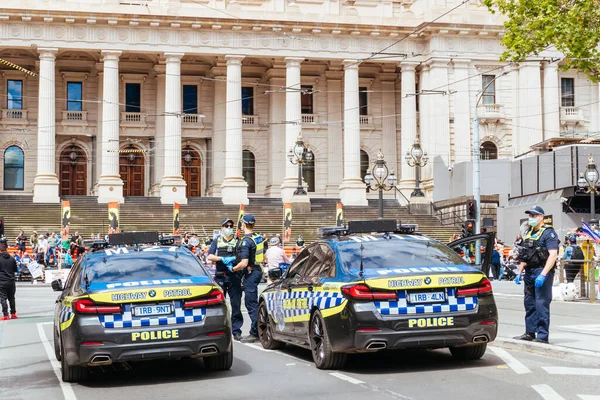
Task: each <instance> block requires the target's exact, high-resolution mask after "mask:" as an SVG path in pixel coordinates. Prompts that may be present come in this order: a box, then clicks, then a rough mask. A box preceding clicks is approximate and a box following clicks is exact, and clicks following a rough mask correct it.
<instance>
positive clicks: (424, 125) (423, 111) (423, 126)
mask: <svg viewBox="0 0 600 400" xmlns="http://www.w3.org/2000/svg"><path fill="white" fill-rule="evenodd" d="M429 82H430V80H429V65H427V64H425V65H423V66H422V67H421V72H420V77H419V92H421V93H423V91H425V90H428V89H430V85H429ZM430 96H431V95H419V96H418V98H417V101H418V102H419V141H420V143H421V148H425V147H427V148H425V151H427V153H428V154H430V155H431V156H433V153H432V152H431V149H430V148H429V145H430V144H431V138H430V137H431V133H430V130H429V126H430V125H431V114H430V112H429V101H430V100H431V99H430ZM432 159H433V157H430V159H429V160H430V162H431V160H432ZM427 172H428V171H427V170H426V168H421V171H420V180H421V186H422V185H423V180H424V179H426V178H427V177H428V176H427ZM413 173H414V170H413Z"/></svg>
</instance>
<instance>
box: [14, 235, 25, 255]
mask: <svg viewBox="0 0 600 400" xmlns="http://www.w3.org/2000/svg"><path fill="white" fill-rule="evenodd" d="M15 242H16V243H17V250H18V251H19V257H23V253H25V250H26V246H27V236H25V233H24V232H23V231H21V232H19V236H17V238H16V240H15Z"/></svg>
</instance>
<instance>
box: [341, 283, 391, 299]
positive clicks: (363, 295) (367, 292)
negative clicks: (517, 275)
mask: <svg viewBox="0 0 600 400" xmlns="http://www.w3.org/2000/svg"><path fill="white" fill-rule="evenodd" d="M342 293H343V294H345V295H346V296H348V297H350V298H353V299H356V300H396V298H397V296H396V292H393V291H388V290H381V291H375V290H373V289H371V288H370V287H368V286H367V285H349V286H342Z"/></svg>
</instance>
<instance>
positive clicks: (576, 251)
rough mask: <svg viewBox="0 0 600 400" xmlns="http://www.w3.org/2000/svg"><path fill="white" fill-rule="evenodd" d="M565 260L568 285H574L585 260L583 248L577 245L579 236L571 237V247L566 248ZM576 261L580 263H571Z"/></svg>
mask: <svg viewBox="0 0 600 400" xmlns="http://www.w3.org/2000/svg"><path fill="white" fill-rule="evenodd" d="M563 260H564V261H565V277H566V278H567V283H573V281H574V280H575V277H576V276H577V274H578V273H579V271H581V267H582V266H583V263H581V261H583V260H585V255H584V254H583V250H582V249H581V246H579V245H578V244H577V236H575V235H572V236H570V237H569V245H568V246H567V247H566V248H565V252H564V254H563ZM575 260H577V261H578V262H570V261H575Z"/></svg>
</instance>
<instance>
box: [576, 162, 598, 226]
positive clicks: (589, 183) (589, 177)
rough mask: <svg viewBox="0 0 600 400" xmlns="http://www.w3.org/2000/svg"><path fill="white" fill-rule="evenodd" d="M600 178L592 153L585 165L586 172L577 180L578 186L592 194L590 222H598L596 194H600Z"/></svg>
mask: <svg viewBox="0 0 600 400" xmlns="http://www.w3.org/2000/svg"><path fill="white" fill-rule="evenodd" d="M599 180H600V174H599V173H598V168H596V163H595V161H594V157H592V155H590V158H589V159H588V164H587V165H586V167H585V172H582V173H581V174H580V175H579V179H578V180H577V186H579V188H580V189H584V190H585V191H586V193H589V194H590V216H591V219H590V224H597V221H596V195H597V194H598V181H599Z"/></svg>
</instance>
